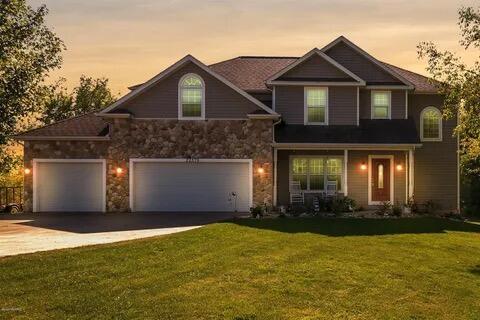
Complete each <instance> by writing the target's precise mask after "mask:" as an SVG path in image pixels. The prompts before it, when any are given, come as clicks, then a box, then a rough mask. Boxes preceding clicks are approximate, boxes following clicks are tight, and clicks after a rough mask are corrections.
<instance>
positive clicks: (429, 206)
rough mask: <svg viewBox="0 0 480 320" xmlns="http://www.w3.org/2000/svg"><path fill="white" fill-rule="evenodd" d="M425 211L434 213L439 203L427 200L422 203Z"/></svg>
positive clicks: (438, 207)
mask: <svg viewBox="0 0 480 320" xmlns="http://www.w3.org/2000/svg"><path fill="white" fill-rule="evenodd" d="M424 206H425V213H428V214H435V212H437V211H438V210H439V209H440V205H439V204H438V203H436V202H434V201H432V200H427V201H426V202H425V204H424Z"/></svg>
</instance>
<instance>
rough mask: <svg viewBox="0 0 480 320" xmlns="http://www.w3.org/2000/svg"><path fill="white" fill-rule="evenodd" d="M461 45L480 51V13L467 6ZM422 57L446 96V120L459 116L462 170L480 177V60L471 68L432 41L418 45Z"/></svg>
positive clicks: (463, 10)
mask: <svg viewBox="0 0 480 320" xmlns="http://www.w3.org/2000/svg"><path fill="white" fill-rule="evenodd" d="M458 15H459V22H458V25H459V27H460V31H461V39H460V45H462V46H463V47H464V48H465V50H469V49H470V50H475V51H476V52H477V53H478V50H479V49H480V10H479V8H472V7H463V8H461V9H460V10H459V11H458ZM417 48H418V56H419V57H420V58H424V59H426V60H427V62H428V66H427V70H428V72H429V73H430V74H431V76H432V78H433V80H434V82H435V84H436V85H437V86H438V88H439V90H440V93H441V94H443V95H444V97H445V102H444V117H445V118H447V119H451V118H453V117H455V116H456V115H458V117H459V119H458V120H459V121H458V125H457V127H456V129H455V134H456V135H457V136H458V137H459V138H460V150H461V164H462V171H463V173H464V174H466V175H467V176H478V174H480V61H479V60H477V61H475V62H474V63H473V65H471V66H469V65H467V64H466V63H464V62H463V61H462V59H461V58H460V57H459V56H457V55H456V54H455V53H453V52H450V51H441V50H439V49H438V48H437V46H436V45H435V44H434V43H432V42H422V43H420V44H419V45H418V47H417Z"/></svg>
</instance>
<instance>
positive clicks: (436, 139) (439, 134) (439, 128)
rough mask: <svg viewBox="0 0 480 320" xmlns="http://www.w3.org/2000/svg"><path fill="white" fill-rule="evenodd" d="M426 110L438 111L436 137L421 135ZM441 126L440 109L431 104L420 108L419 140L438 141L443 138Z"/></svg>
mask: <svg viewBox="0 0 480 320" xmlns="http://www.w3.org/2000/svg"><path fill="white" fill-rule="evenodd" d="M428 111H435V112H437V113H438V115H439V116H440V119H439V121H438V122H439V123H438V137H437V138H424V137H423V133H424V132H423V116H424V114H425V113H426V112H428ZM442 126H443V121H442V112H441V111H440V109H438V108H437V107H433V106H429V107H426V108H424V109H423V110H422V112H421V113H420V140H421V141H430V142H435V141H436V142H440V141H442V140H443V132H442Z"/></svg>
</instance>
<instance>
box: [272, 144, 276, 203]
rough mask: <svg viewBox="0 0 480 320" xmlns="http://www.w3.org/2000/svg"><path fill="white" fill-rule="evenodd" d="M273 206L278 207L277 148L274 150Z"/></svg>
mask: <svg viewBox="0 0 480 320" xmlns="http://www.w3.org/2000/svg"><path fill="white" fill-rule="evenodd" d="M273 205H274V206H277V148H273Z"/></svg>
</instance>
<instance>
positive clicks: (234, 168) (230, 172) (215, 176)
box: [130, 160, 251, 212]
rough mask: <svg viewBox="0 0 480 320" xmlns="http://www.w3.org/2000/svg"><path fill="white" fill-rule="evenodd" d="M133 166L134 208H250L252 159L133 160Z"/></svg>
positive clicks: (218, 209)
mask: <svg viewBox="0 0 480 320" xmlns="http://www.w3.org/2000/svg"><path fill="white" fill-rule="evenodd" d="M131 168H132V176H131V179H132V180H131V191H132V192H131V198H130V201H131V207H132V210H133V211H139V212H142V211H171V212H175V211H190V212H195V211H235V210H236V211H239V212H245V211H248V210H249V207H250V201H251V199H250V197H251V162H250V161H243V162H238V161H237V162H234V161H228V160H226V161H223V162H209V161H208V160H203V161H202V160H200V162H198V163H186V162H185V161H177V162H166V161H162V162H159V161H155V160H143V161H142V160H132V162H131ZM232 193H233V194H234V195H232Z"/></svg>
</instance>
